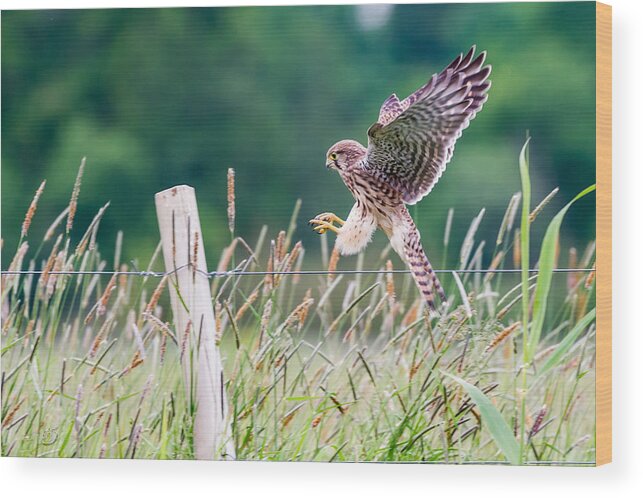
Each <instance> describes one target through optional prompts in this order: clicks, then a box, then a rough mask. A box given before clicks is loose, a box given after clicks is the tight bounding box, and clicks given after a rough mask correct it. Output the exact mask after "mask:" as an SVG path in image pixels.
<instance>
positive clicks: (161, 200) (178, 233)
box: [155, 185, 235, 460]
mask: <svg viewBox="0 0 643 498" xmlns="http://www.w3.org/2000/svg"><path fill="white" fill-rule="evenodd" d="M155 202H156V214H157V217H158V222H159V229H160V232H161V244H162V247H163V258H164V260H165V270H166V271H167V272H174V273H172V274H171V275H170V276H169V277H168V279H169V280H168V288H169V289H170V299H171V304H172V311H173V313H174V323H175V325H176V333H177V339H178V340H179V344H180V346H179V347H182V346H183V343H182V341H183V338H184V337H187V343H186V345H185V350H182V355H181V356H182V358H181V363H182V367H183V374H184V379H185V385H186V390H187V391H186V392H187V396H188V400H192V401H193V402H194V403H196V414H195V419H194V429H193V433H194V453H195V457H196V458H197V459H199V460H213V459H222V458H224V459H233V458H235V452H234V444H233V441H232V438H231V430H230V424H229V420H228V404H227V400H226V394H225V387H224V386H225V385H224V380H223V369H222V364H221V356H220V355H219V348H218V346H217V343H216V342H215V341H216V331H215V327H216V324H215V317H214V310H213V303H212V295H211V293H210V282H209V279H208V276H207V271H208V269H207V265H206V260H205V251H204V249H203V236H202V233H201V223H200V221H199V212H198V208H197V203H196V196H195V193H194V189H193V188H192V187H190V186H187V185H179V186H176V187H172V188H170V189H167V190H164V191H162V192H159V193H158V194H156V196H155ZM188 328H189V331H188ZM186 331H188V332H187V333H186Z"/></svg>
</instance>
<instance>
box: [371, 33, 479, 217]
mask: <svg viewBox="0 0 643 498" xmlns="http://www.w3.org/2000/svg"><path fill="white" fill-rule="evenodd" d="M474 53H475V46H474V47H471V50H469V52H467V54H466V55H464V56H463V55H462V54H460V55H459V56H458V57H457V58H456V59H455V60H454V61H453V62H452V63H451V64H449V65H448V66H447V67H446V68H445V69H444V70H443V71H442V72H441V73H439V74H434V75H433V76H432V77H431V79H430V80H429V81H428V82H427V83H426V84H425V85H424V86H422V87H421V88H419V89H418V90H417V91H416V92H414V93H413V94H411V95H410V96H409V97H407V98H406V99H404V100H402V101H400V100H399V99H398V98H397V96H396V95H395V94H393V95H391V96H390V97H389V98H388V99H386V100H385V101H384V104H383V105H382V108H381V109H380V116H379V118H378V122H377V123H375V124H374V125H373V126H371V128H370V129H369V130H368V152H367V168H369V169H370V170H371V171H372V173H373V174H375V175H376V176H378V177H379V178H382V179H383V180H384V181H386V182H387V183H388V184H389V185H391V186H392V187H393V188H395V189H396V190H398V191H399V192H400V193H401V194H402V199H403V200H404V202H406V203H407V204H415V203H416V202H418V201H419V200H420V199H422V197H424V196H425V195H426V194H428V193H429V192H430V191H431V189H432V188H433V186H434V185H435V184H436V183H437V181H438V179H439V178H440V176H441V175H442V172H443V171H444V169H445V168H446V165H447V163H448V162H449V160H450V159H451V156H452V154H453V148H454V146H455V142H456V140H457V139H458V138H460V136H461V135H462V130H464V129H465V128H466V127H467V126H469V122H470V121H471V120H472V119H473V118H474V117H475V115H476V113H477V112H478V111H479V110H480V109H481V108H482V106H483V104H484V103H485V102H486V101H487V91H488V90H489V88H490V87H491V81H489V80H488V79H487V78H488V77H489V74H491V66H490V65H487V66H483V64H484V60H485V57H486V52H481V53H480V54H478V55H477V56H476V57H475V58H474Z"/></svg>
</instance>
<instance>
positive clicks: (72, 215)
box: [66, 157, 85, 233]
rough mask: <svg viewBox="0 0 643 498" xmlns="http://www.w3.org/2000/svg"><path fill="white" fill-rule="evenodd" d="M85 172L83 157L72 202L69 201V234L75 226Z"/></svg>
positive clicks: (67, 230)
mask: <svg viewBox="0 0 643 498" xmlns="http://www.w3.org/2000/svg"><path fill="white" fill-rule="evenodd" d="M84 170H85V158H84V157H83V159H82V161H81V162H80V168H78V174H77V175H76V182H75V183H74V190H72V192H71V200H70V201H69V214H68V215H67V227H66V232H67V233H69V232H70V231H71V228H72V226H73V225H74V218H75V216H76V208H77V207H78V194H80V182H81V180H82V178H83V171H84Z"/></svg>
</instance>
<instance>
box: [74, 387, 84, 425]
mask: <svg viewBox="0 0 643 498" xmlns="http://www.w3.org/2000/svg"><path fill="white" fill-rule="evenodd" d="M75 399H76V420H75V422H74V428H75V429H76V432H77V433H80V429H81V420H80V407H81V403H82V401H83V385H82V384H78V387H77V388H76V398H75Z"/></svg>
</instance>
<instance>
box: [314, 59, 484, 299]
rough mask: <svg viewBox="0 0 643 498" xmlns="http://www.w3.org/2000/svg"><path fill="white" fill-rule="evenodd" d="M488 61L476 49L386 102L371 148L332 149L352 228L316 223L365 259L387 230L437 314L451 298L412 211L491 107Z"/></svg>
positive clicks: (326, 217)
mask: <svg viewBox="0 0 643 498" xmlns="http://www.w3.org/2000/svg"><path fill="white" fill-rule="evenodd" d="M485 57H486V52H481V53H480V54H478V55H475V46H474V47H472V48H471V49H470V50H469V52H467V54H466V55H462V54H460V55H459V56H458V57H457V58H456V59H455V60H454V61H453V62H452V63H451V64H449V65H448V66H447V67H446V68H445V69H444V70H443V71H442V72H440V73H438V74H434V75H433V76H432V77H431V79H430V80H429V81H428V82H427V83H426V84H425V85H424V86H422V87H420V88H419V89H418V90H417V91H416V92H414V93H413V94H411V95H410V96H409V97H407V98H406V99H404V100H400V99H398V97H397V96H396V95H395V94H393V95H391V96H390V97H389V98H387V99H386V100H385V101H384V103H383V104H382V107H381V109H380V114H379V118H378V120H377V123H375V124H374V125H373V126H371V127H370V128H369V130H368V147H364V146H363V145H361V144H360V143H359V142H356V141H354V140H342V141H340V142H337V143H336V144H335V145H333V146H332V147H331V148H330V149H329V150H328V153H327V157H326V166H327V167H328V168H333V169H335V170H337V172H338V173H339V175H340V176H341V178H342V180H343V181H344V184H345V185H346V187H348V190H350V192H351V194H353V197H354V198H355V204H354V205H353V208H352V209H351V211H350V213H349V215H348V218H347V219H346V221H344V220H342V219H341V218H339V217H338V216H336V215H335V214H333V213H323V214H320V215H318V216H316V217H315V218H314V219H312V220H310V223H311V224H313V225H314V230H316V231H317V232H318V233H324V232H326V231H327V230H332V231H334V232H336V233H337V241H336V248H337V249H338V250H339V252H340V253H341V254H342V255H350V254H356V253H358V252H360V251H361V250H362V249H363V248H364V247H366V245H367V244H368V243H369V242H370V240H371V237H372V236H373V233H374V232H375V230H376V229H377V228H378V227H379V228H381V229H382V230H383V231H384V232H385V233H386V235H387V236H388V238H389V240H390V242H391V246H392V247H393V249H394V250H395V252H397V254H399V256H400V257H401V258H402V260H403V261H404V262H405V263H406V264H407V265H408V266H409V268H410V270H411V272H412V274H413V277H414V279H415V282H416V284H417V286H418V288H419V289H420V292H421V293H422V295H423V297H424V300H425V301H426V304H427V305H428V307H429V309H431V310H435V308H436V307H435V302H434V290H435V291H437V293H438V295H439V296H440V300H441V302H442V303H445V302H446V296H445V294H444V290H443V288H442V285H441V284H440V281H439V280H438V278H437V276H436V275H435V272H434V271H433V268H432V267H431V263H429V260H428V258H427V256H426V254H425V252H424V249H423V248H422V244H421V242H420V233H419V231H418V229H417V227H416V226H415V223H414V222H413V219H412V218H411V215H410V214H409V212H408V210H407V208H406V204H415V203H416V202H418V201H419V200H420V199H422V198H423V197H424V196H425V195H427V194H428V193H429V192H430V191H431V189H432V188H433V187H434V186H435V184H436V183H437V181H438V179H439V178H440V176H441V175H442V173H443V171H444V170H445V168H446V165H447V163H448V162H449V161H450V159H451V156H452V155H453V148H454V147H455V143H456V141H457V139H458V138H460V136H461V135H462V131H463V130H464V129H465V128H466V127H467V126H469V123H470V121H471V120H472V119H473V118H474V117H475V115H476V113H477V112H478V111H480V109H481V108H482V106H483V104H484V103H485V102H486V101H487V92H488V90H489V88H490V87H491V81H489V79H488V77H489V75H490V74H491V66H490V65H486V66H484V61H485ZM335 222H336V223H338V225H339V226H335V224H334V223H335Z"/></svg>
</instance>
